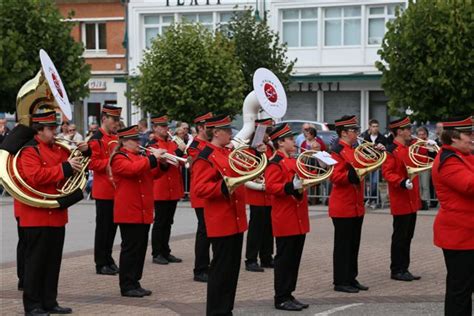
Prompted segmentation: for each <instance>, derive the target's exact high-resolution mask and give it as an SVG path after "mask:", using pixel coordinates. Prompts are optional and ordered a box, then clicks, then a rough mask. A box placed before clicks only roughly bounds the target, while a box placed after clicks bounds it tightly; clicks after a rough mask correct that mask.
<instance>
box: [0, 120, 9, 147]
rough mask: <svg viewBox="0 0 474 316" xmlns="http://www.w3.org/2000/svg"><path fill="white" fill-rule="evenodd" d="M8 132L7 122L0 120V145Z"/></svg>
mask: <svg viewBox="0 0 474 316" xmlns="http://www.w3.org/2000/svg"><path fill="white" fill-rule="evenodd" d="M8 133H10V130H9V129H8V127H7V120H6V119H4V118H2V119H0V144H1V143H3V140H4V139H5V137H7V135H8Z"/></svg>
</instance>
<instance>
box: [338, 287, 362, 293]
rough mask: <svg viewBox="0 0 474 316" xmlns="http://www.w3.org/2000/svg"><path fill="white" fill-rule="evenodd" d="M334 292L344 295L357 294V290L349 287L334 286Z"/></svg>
mask: <svg viewBox="0 0 474 316" xmlns="http://www.w3.org/2000/svg"><path fill="white" fill-rule="evenodd" d="M334 291H336V292H345V293H359V289H358V288H356V287H353V286H350V285H335V286H334Z"/></svg>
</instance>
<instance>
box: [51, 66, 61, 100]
mask: <svg viewBox="0 0 474 316" xmlns="http://www.w3.org/2000/svg"><path fill="white" fill-rule="evenodd" d="M51 77H52V78H53V82H54V86H55V87H56V90H58V93H59V95H60V96H61V98H64V95H63V90H62V89H61V84H60V83H59V79H58V77H57V76H56V74H55V73H54V72H51Z"/></svg>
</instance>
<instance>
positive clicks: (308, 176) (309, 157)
mask: <svg viewBox="0 0 474 316" xmlns="http://www.w3.org/2000/svg"><path fill="white" fill-rule="evenodd" d="M316 153H318V151H317V150H306V151H304V152H302V153H301V154H299V155H298V158H297V159H296V168H297V170H298V176H299V177H301V181H302V182H303V188H307V187H310V186H313V185H316V184H318V183H320V182H323V181H324V180H326V179H328V178H329V177H330V176H331V174H332V172H333V171H334V166H323V165H320V164H319V162H318V160H317V159H316V158H315V157H314V154H316Z"/></svg>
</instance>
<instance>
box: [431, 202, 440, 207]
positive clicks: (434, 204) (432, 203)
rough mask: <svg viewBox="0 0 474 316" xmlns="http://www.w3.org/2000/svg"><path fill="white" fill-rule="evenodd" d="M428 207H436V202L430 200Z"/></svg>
mask: <svg viewBox="0 0 474 316" xmlns="http://www.w3.org/2000/svg"><path fill="white" fill-rule="evenodd" d="M430 207H431V208H436V207H438V202H436V201H432V202H430Z"/></svg>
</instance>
